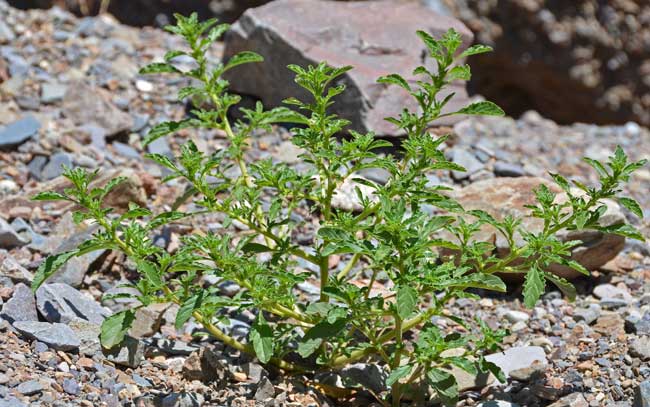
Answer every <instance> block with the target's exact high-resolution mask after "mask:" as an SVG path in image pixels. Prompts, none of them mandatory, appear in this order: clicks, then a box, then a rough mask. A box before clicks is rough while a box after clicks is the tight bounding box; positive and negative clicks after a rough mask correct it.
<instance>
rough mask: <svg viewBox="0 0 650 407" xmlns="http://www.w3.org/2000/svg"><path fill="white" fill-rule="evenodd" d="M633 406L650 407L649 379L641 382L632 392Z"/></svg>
mask: <svg viewBox="0 0 650 407" xmlns="http://www.w3.org/2000/svg"><path fill="white" fill-rule="evenodd" d="M634 407H650V380H646V381H644V382H641V384H639V386H638V387H637V388H636V390H635V392H634Z"/></svg>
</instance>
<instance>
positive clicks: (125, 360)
mask: <svg viewBox="0 0 650 407" xmlns="http://www.w3.org/2000/svg"><path fill="white" fill-rule="evenodd" d="M103 352H104V356H106V359H107V360H109V361H111V362H113V363H115V364H116V365H121V366H126V367H131V368H136V367H138V366H140V363H142V361H143V360H144V343H143V342H142V341H140V340H137V339H135V338H132V337H130V336H127V337H126V338H124V342H122V343H121V344H119V345H116V346H115V347H114V348H112V349H103Z"/></svg>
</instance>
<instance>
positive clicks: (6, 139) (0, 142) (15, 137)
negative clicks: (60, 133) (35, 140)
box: [0, 116, 41, 149]
mask: <svg viewBox="0 0 650 407" xmlns="http://www.w3.org/2000/svg"><path fill="white" fill-rule="evenodd" d="M40 128H41V123H40V122H39V121H38V120H37V119H36V118H35V117H34V116H27V117H24V118H22V119H20V120H17V121H15V122H13V123H10V124H8V125H7V126H5V127H4V128H0V149H3V148H12V147H15V146H17V145H20V144H22V143H24V142H25V141H27V140H29V139H30V138H31V137H33V136H35V135H36V134H38V130H39V129H40Z"/></svg>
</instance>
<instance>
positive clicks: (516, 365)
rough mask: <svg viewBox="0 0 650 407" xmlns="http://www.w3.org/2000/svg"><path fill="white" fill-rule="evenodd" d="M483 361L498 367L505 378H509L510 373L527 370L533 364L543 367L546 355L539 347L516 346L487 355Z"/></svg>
mask: <svg viewBox="0 0 650 407" xmlns="http://www.w3.org/2000/svg"><path fill="white" fill-rule="evenodd" d="M485 359H486V360H488V361H489V362H492V363H494V364H495V365H497V366H499V367H500V368H501V370H502V371H503V373H504V374H505V375H506V376H510V373H511V372H512V371H516V370H520V369H527V368H530V367H531V366H533V365H535V364H542V365H545V364H547V363H548V361H547V360H546V353H544V349H543V348H542V347H540V346H516V347H513V348H509V349H506V350H505V351H503V352H499V353H493V354H491V355H488V356H486V357H485Z"/></svg>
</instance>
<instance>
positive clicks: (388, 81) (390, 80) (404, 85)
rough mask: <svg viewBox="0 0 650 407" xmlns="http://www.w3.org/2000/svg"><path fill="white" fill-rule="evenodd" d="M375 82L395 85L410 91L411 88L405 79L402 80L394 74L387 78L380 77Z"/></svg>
mask: <svg viewBox="0 0 650 407" xmlns="http://www.w3.org/2000/svg"><path fill="white" fill-rule="evenodd" d="M377 82H379V83H386V84H392V85H397V86H399V87H401V88H403V89H406V90H408V91H411V86H410V85H409V84H408V82H406V79H404V78H403V77H402V76H401V75H398V74H396V73H393V74H390V75H387V76H382V77H381V78H379V79H377Z"/></svg>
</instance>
